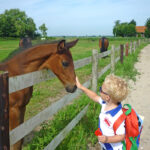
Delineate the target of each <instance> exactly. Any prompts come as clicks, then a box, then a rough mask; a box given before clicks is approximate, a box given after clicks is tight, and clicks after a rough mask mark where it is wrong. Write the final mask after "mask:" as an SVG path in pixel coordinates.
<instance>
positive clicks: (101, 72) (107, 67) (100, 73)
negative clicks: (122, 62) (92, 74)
mask: <svg viewBox="0 0 150 150" xmlns="http://www.w3.org/2000/svg"><path fill="white" fill-rule="evenodd" d="M110 68H111V64H108V65H107V66H105V67H104V68H103V69H102V70H101V71H100V72H99V73H98V78H100V77H101V76H102V75H103V74H104V73H105V72H106V71H107V70H108V69H110Z"/></svg>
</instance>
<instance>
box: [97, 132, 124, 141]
mask: <svg viewBox="0 0 150 150" xmlns="http://www.w3.org/2000/svg"><path fill="white" fill-rule="evenodd" d="M124 139H125V134H122V135H114V136H105V135H102V136H98V141H99V142H102V143H117V142H121V141H123V140H124Z"/></svg>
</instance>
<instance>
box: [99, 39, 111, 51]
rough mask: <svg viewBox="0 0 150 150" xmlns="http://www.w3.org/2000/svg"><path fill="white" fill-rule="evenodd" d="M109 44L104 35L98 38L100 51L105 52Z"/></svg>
mask: <svg viewBox="0 0 150 150" xmlns="http://www.w3.org/2000/svg"><path fill="white" fill-rule="evenodd" d="M108 46H109V41H108V39H107V38H106V37H102V38H101V39H100V40H99V48H100V52H101V53H102V52H105V51H107V48H108Z"/></svg>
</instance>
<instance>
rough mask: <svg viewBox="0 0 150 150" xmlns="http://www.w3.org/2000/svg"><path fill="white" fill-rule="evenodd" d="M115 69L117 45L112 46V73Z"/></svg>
mask: <svg viewBox="0 0 150 150" xmlns="http://www.w3.org/2000/svg"><path fill="white" fill-rule="evenodd" d="M114 71H115V47H114V45H112V47H111V73H114Z"/></svg>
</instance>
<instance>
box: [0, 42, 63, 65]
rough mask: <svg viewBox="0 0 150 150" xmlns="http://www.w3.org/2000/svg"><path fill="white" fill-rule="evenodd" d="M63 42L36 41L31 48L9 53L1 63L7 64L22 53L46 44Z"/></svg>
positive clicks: (18, 49)
mask: <svg viewBox="0 0 150 150" xmlns="http://www.w3.org/2000/svg"><path fill="white" fill-rule="evenodd" d="M60 41H61V40H55V41H50V40H44V41H36V43H34V44H33V45H32V46H31V47H28V48H25V49H22V48H21V47H19V48H17V49H15V50H14V51H12V52H11V53H9V55H8V56H7V57H6V58H5V59H3V60H2V61H1V62H0V63H5V62H7V61H9V60H10V59H12V58H13V57H15V56H16V55H18V54H20V53H22V52H23V51H26V50H28V49H30V48H33V47H36V46H40V45H44V44H55V43H56V44H57V43H58V42H60Z"/></svg>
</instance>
